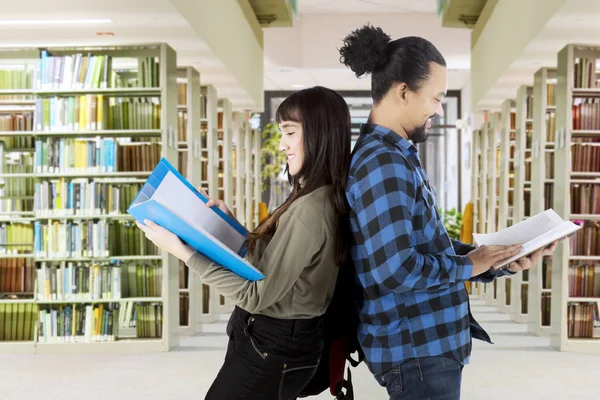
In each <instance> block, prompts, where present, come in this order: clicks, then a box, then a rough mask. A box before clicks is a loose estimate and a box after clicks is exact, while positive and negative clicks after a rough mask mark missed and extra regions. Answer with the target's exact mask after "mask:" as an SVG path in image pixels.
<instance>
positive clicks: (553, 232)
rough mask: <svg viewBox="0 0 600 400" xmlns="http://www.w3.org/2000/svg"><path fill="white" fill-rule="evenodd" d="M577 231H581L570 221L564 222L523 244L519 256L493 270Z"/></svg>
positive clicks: (505, 261)
mask: <svg viewBox="0 0 600 400" xmlns="http://www.w3.org/2000/svg"><path fill="white" fill-rule="evenodd" d="M579 229H581V226H579V225H576V224H574V223H573V222H571V221H565V222H563V223H562V224H560V225H559V226H557V227H555V228H552V229H550V230H549V231H548V232H546V233H543V234H541V235H540V236H537V237H535V238H533V239H532V240H530V241H527V242H524V243H523V248H522V250H521V251H520V252H519V254H517V255H516V256H513V257H510V258H508V259H506V260H503V261H502V262H501V263H500V264H498V265H497V266H494V268H498V267H502V266H504V265H507V264H510V263H511V262H513V261H515V260H518V259H519V258H521V257H524V256H526V255H529V254H531V253H533V252H534V251H536V250H538V249H541V248H542V247H546V246H548V245H549V244H551V243H552V242H555V241H557V240H561V239H565V238H566V237H568V236H569V235H571V234H572V233H573V232H575V231H577V230H579Z"/></svg>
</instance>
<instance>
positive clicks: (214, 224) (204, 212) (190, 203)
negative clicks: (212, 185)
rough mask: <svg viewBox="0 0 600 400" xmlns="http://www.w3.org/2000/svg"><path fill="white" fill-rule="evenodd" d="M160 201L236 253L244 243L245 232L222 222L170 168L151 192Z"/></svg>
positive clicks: (178, 215) (153, 198)
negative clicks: (242, 232) (241, 232)
mask: <svg viewBox="0 0 600 400" xmlns="http://www.w3.org/2000/svg"><path fill="white" fill-rule="evenodd" d="M152 200H155V201H156V202H158V203H159V204H160V205H162V206H163V207H165V208H166V209H168V210H169V211H171V212H172V213H173V214H175V215H176V216H177V217H179V218H181V219H182V220H183V221H184V222H186V223H187V224H188V225H189V226H191V227H192V228H194V229H195V230H197V231H200V232H207V233H209V234H210V236H212V237H214V238H216V239H217V240H219V241H220V242H221V243H223V244H224V245H225V246H227V247H229V248H230V249H231V250H233V252H234V253H236V254H237V252H238V251H239V249H240V248H241V247H242V245H243V243H244V240H245V239H244V236H243V235H241V234H240V233H239V232H238V231H236V230H235V229H234V228H233V227H232V226H231V225H229V224H228V223H227V222H225V221H224V220H223V219H222V218H221V217H220V216H218V215H217V213H215V212H214V211H213V210H211V209H210V208H208V207H206V205H205V203H204V202H203V201H202V200H200V199H199V198H198V196H196V194H195V193H193V192H192V191H191V190H190V189H189V188H188V187H187V186H186V185H185V184H184V183H183V182H182V181H180V180H179V179H178V178H177V177H176V176H175V175H174V174H173V173H172V172H171V171H169V172H167V175H165V177H164V178H163V180H162V182H161V183H160V185H159V186H158V188H157V189H156V191H155V192H154V194H153V195H152Z"/></svg>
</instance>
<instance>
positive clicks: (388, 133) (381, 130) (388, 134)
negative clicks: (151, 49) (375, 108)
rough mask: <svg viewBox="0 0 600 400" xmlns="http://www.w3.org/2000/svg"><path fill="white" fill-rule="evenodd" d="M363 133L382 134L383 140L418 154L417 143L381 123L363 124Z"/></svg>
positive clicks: (405, 150)
mask: <svg viewBox="0 0 600 400" xmlns="http://www.w3.org/2000/svg"><path fill="white" fill-rule="evenodd" d="M360 133H361V134H371V135H373V134H374V135H377V136H380V137H381V138H382V139H383V140H385V141H386V142H388V143H391V144H393V145H394V146H396V147H397V148H398V149H399V150H400V151H402V152H408V153H410V154H413V155H416V154H417V148H416V147H415V145H414V144H413V143H412V142H410V141H409V140H407V139H405V138H403V137H402V136H400V135H399V134H398V133H396V132H394V131H393V130H391V129H388V128H385V127H383V126H381V125H377V124H362V125H361V126H360Z"/></svg>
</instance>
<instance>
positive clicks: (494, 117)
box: [483, 113, 501, 306]
mask: <svg viewBox="0 0 600 400" xmlns="http://www.w3.org/2000/svg"><path fill="white" fill-rule="evenodd" d="M500 125H501V114H500V113H493V114H491V115H490V121H489V122H487V123H486V124H484V126H483V134H484V135H486V136H487V137H488V143H489V147H488V149H487V150H486V152H487V156H486V157H487V163H488V167H487V168H488V169H487V188H488V194H487V196H486V197H487V199H488V211H487V227H486V232H487V233H494V232H496V230H497V227H498V218H499V212H500V210H499V203H498V201H499V183H500V175H499V173H500V170H499V169H500ZM487 302H488V304H489V305H490V306H497V305H498V302H499V296H498V280H494V281H493V282H492V283H490V284H488V293H487Z"/></svg>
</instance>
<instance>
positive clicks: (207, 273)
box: [140, 214, 322, 313]
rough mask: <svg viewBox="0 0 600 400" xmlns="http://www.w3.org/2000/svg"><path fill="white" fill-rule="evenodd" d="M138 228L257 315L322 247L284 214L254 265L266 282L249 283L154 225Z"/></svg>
mask: <svg viewBox="0 0 600 400" xmlns="http://www.w3.org/2000/svg"><path fill="white" fill-rule="evenodd" d="M140 228H141V229H143V230H144V232H145V233H146V236H148V238H149V239H150V240H152V241H153V242H154V243H155V244H156V245H157V246H158V247H160V248H161V249H163V250H166V251H169V252H170V253H171V254H173V255H174V256H176V257H178V258H179V259H181V260H183V261H184V262H185V263H186V264H187V265H188V267H189V268H190V269H191V270H192V271H193V272H194V273H196V274H197V275H198V276H199V277H200V279H201V280H202V282H203V283H205V284H207V285H209V286H212V287H213V288H214V289H215V290H216V291H217V293H219V294H221V295H223V296H225V297H227V298H230V299H231V300H232V301H233V302H234V303H236V304H237V305H239V306H240V307H242V308H243V309H244V310H246V311H248V312H250V313H254V312H259V311H261V310H264V309H265V308H268V307H269V306H271V305H273V304H275V303H277V302H278V301H280V300H281V299H282V298H283V297H284V296H285V295H286V294H287V293H288V292H289V291H290V290H291V288H292V287H293V286H294V284H295V283H296V281H297V280H298V277H299V276H300V274H301V273H302V271H303V270H304V268H306V267H308V266H310V265H312V264H313V263H314V262H315V261H316V260H317V259H318V257H319V250H320V248H321V245H322V244H321V243H319V242H318V241H317V240H316V239H315V238H314V236H313V235H312V233H311V232H310V231H309V230H308V228H307V227H306V225H305V224H304V222H303V221H302V220H301V219H299V218H298V217H296V216H295V215H293V214H292V215H285V214H284V215H283V216H282V217H281V219H280V220H279V227H278V229H277V231H276V232H275V235H274V236H273V238H272V239H271V242H270V243H269V245H268V246H267V248H266V249H265V252H264V253H263V255H262V257H261V259H260V261H259V263H258V265H256V267H257V268H258V269H259V270H260V271H261V272H262V273H263V275H265V279H263V280H261V281H256V282H251V281H248V280H246V279H244V278H241V277H240V276H238V275H237V274H235V273H233V272H231V271H230V270H228V269H226V268H224V267H221V266H220V265H216V264H214V263H212V262H211V261H210V260H209V259H208V258H206V257H205V256H203V255H202V254H200V253H198V252H194V251H193V249H192V248H191V247H189V246H186V245H185V244H183V243H182V242H181V240H179V238H178V237H177V236H175V235H174V234H173V233H171V232H169V231H168V230H166V229H164V228H162V227H160V226H158V225H156V224H152V223H146V226H144V225H141V226H140ZM177 242H178V243H179V244H178V243H177Z"/></svg>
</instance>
